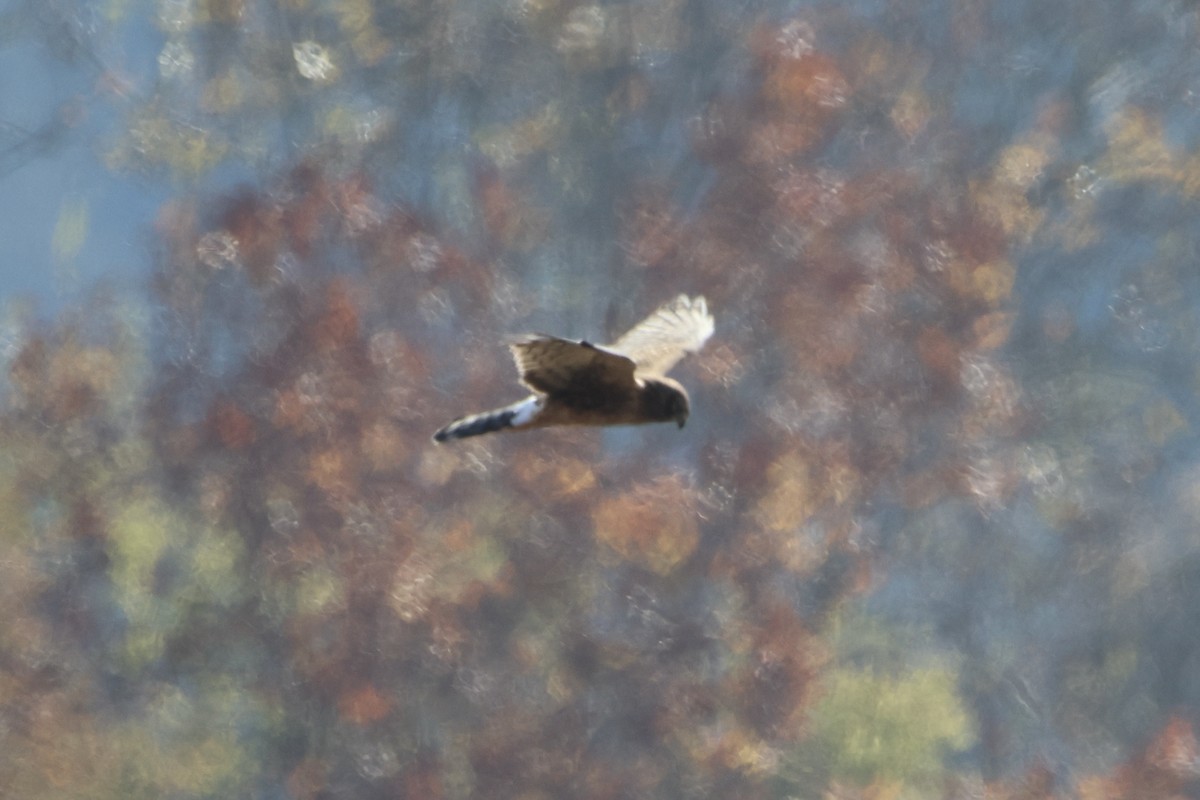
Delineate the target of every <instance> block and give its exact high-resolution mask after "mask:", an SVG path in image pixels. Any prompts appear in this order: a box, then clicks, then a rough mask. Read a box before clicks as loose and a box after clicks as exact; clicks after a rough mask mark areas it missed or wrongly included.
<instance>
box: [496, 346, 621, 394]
mask: <svg viewBox="0 0 1200 800" xmlns="http://www.w3.org/2000/svg"><path fill="white" fill-rule="evenodd" d="M508 348H509V349H510V350H511V351H512V354H513V360H515V361H516V362H517V369H518V370H519V371H520V373H521V382H522V383H524V384H525V385H526V386H528V387H529V388H530V389H533V390H534V391H535V392H543V393H545V394H572V395H574V394H581V395H582V394H586V393H589V392H595V391H597V390H611V389H614V388H615V389H621V390H624V391H629V390H632V389H633V388H634V385H635V384H634V378H633V371H634V369H635V367H636V365H635V364H634V363H633V361H632V360H630V359H629V358H626V357H625V356H624V355H621V354H620V353H614V352H612V351H611V350H609V349H608V348H604V347H597V346H596V345H594V344H591V343H589V342H574V341H571V340H570V339H560V338H558V337H557V336H546V335H543V334H531V335H529V336H523V337H521V338H519V339H517V340H515V341H513V342H510V343H509V345H508Z"/></svg>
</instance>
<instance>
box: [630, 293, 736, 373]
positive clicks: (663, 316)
mask: <svg viewBox="0 0 1200 800" xmlns="http://www.w3.org/2000/svg"><path fill="white" fill-rule="evenodd" d="M712 334H713V318H712V315H710V314H709V313H708V304H707V303H706V302H705V300H704V298H703V297H696V298H691V297H688V296H687V295H684V294H681V295H679V297H676V298H675V299H674V300H672V301H671V302H669V303H665V304H663V305H662V306H659V308H658V310H657V311H655V312H654V313H653V314H651V315H650V316H648V317H646V318H645V319H644V320H642V321H641V322H639V323H638V324H637V325H635V326H633V328H631V329H630V330H629V331H628V332H626V333H625V335H624V336H622V337H621V338H620V339H617V341H616V342H614V343H613V344H611V345H609V346H608V349H609V350H612V351H615V352H617V353H620V354H622V355H626V356H629V358H630V359H632V360H633V361H634V363H636V364H637V369H638V372H642V373H648V374H654V375H665V374H666V373H667V372H668V371H669V370H670V369H671V367H673V366H675V365H676V364H677V363H679V360H680V359H681V358H683V357H684V356H685V355H686V354H688V353H694V352H696V351H697V350H699V349H700V348H701V347H703V346H704V343H705V342H706V341H708V337H710V336H712Z"/></svg>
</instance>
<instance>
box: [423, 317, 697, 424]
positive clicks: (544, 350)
mask: <svg viewBox="0 0 1200 800" xmlns="http://www.w3.org/2000/svg"><path fill="white" fill-rule="evenodd" d="M712 333H713V318H712V316H710V315H709V313H708V305H707V304H706V303H705V301H704V298H703V297H696V298H691V297H688V296H687V295H682V294H681V295H680V296H679V297H677V298H675V299H674V300H672V301H671V302H669V303H666V304H664V305H662V306H660V307H659V309H658V310H657V311H655V312H654V313H653V314H651V315H650V316H649V317H646V319H644V320H642V321H641V322H639V323H638V324H637V325H635V326H634V327H633V328H632V329H631V330H630V331H629V332H627V333H626V334H625V335H624V336H622V337H621V338H620V339H617V341H615V342H614V343H612V344H611V345H608V346H605V347H601V346H598V345H594V344H592V343H591V342H586V341H579V342H576V341H572V340H570V339H560V338H558V337H557V336H546V335H544V334H531V335H528V336H522V337H520V338H518V339H517V340H515V341H514V342H512V343H511V344H510V345H509V349H510V350H511V351H512V355H513V360H515V361H516V362H517V370H518V371H519V372H520V373H521V383H523V384H524V385H525V386H526V387H528V388H529V389H531V390H533V394H532V395H530V396H529V397H527V398H525V399H524V400H520V401H518V402H516V403H513V404H512V405H508V406H504V407H503V408H497V409H494V410H492V411H485V412H483V413H481V414H472V415H471V416H468V417H461V418H459V419H456V420H455V421H454V422H451V423H450V424H449V425H447V426H446V427H444V428H442V429H441V430H440V431H438V432H437V433H435V434H434V435H433V440H434V441H435V442H444V441H446V440H448V439H465V438H467V437H468V436H478V435H480V434H482V433H492V432H493V431H504V430H525V429H527V428H544V427H547V426H549V425H640V424H642V423H646V422H671V421H674V422H675V423H677V424H678V425H679V427H680V428H682V427H683V423H684V422H686V421H687V418H688V413H689V411H690V410H691V407H690V405H689V403H688V395H687V392H686V391H684V388H683V387H682V386H680V385H679V383H678V382H676V381H673V380H671V379H670V378H668V377H666V374H667V372H668V371H669V370H670V369H671V367H673V366H675V364H677V363H678V362H679V360H680V359H681V358H683V357H684V356H685V355H686V354H688V353H694V352H696V351H697V350H699V349H700V348H701V347H703V346H704V343H705V342H706V341H707V340H708V337H710V336H712Z"/></svg>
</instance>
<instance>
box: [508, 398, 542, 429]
mask: <svg viewBox="0 0 1200 800" xmlns="http://www.w3.org/2000/svg"><path fill="white" fill-rule="evenodd" d="M541 408H542V403H541V399H540V398H537V397H530V398H528V399H527V400H522V401H521V402H519V403H515V404H513V406H512V410H513V411H515V412H516V413H515V414H513V418H512V426H513V427H514V428H519V427H521V426H522V425H528V424H529V423H531V422H533V418H534V416H536V415H537V412H538V411H540V410H541Z"/></svg>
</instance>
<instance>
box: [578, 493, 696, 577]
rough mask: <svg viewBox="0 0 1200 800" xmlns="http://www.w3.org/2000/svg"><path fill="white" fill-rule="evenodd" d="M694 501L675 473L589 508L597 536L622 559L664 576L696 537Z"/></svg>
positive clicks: (690, 548)
mask: <svg viewBox="0 0 1200 800" xmlns="http://www.w3.org/2000/svg"><path fill="white" fill-rule="evenodd" d="M694 502H695V501H694V498H693V496H692V493H691V490H690V489H689V488H688V487H687V486H686V485H685V484H684V482H683V481H682V479H680V478H679V477H678V476H673V475H670V476H663V477H660V478H657V479H655V480H654V481H652V482H651V483H649V484H648V485H646V486H641V487H637V488H634V489H632V490H630V491H627V492H625V493H624V494H622V495H618V496H615V497H610V498H606V499H603V500H601V501H600V502H599V503H597V504H596V505H595V507H594V508H593V509H592V524H593V525H594V526H595V532H596V538H597V539H599V540H600V541H602V542H604V543H605V544H606V545H608V546H609V547H611V548H612V549H613V550H615V551H616V552H617V553H618V554H619V555H620V556H621V557H622V558H624V559H626V560H628V561H632V562H633V563H635V564H638V565H639V566H643V567H646V568H647V569H650V570H653V571H654V572H657V573H659V574H663V575H665V574H667V573H669V572H671V571H672V570H674V569H675V568H676V567H677V566H679V564H680V563H681V562H683V561H684V560H685V559H687V558H688V557H689V556H690V555H691V554H692V552H693V551H694V550H695V549H696V545H697V544H698V543H699V541H700V532H699V529H698V527H697V525H696V519H695V513H694V511H693V507H694Z"/></svg>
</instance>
